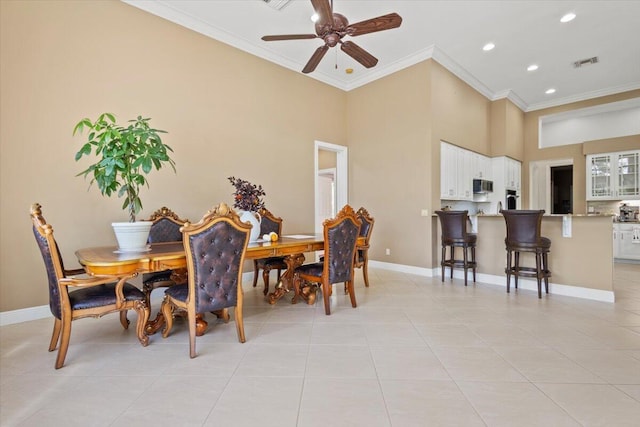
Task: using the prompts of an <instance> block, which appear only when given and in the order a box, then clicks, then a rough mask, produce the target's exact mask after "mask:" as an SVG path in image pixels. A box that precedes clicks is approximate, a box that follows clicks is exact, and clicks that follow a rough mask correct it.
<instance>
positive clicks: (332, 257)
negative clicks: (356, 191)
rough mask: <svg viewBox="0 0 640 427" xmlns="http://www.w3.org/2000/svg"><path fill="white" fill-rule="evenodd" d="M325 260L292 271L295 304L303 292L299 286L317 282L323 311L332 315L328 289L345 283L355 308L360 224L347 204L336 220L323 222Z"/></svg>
mask: <svg viewBox="0 0 640 427" xmlns="http://www.w3.org/2000/svg"><path fill="white" fill-rule="evenodd" d="M322 226H323V233H324V258H323V260H322V261H321V262H316V263H311V264H303V265H301V266H299V267H297V268H296V269H295V271H294V276H293V286H294V289H295V295H294V298H293V300H294V302H295V301H296V300H297V298H298V297H299V296H300V293H301V292H302V289H301V288H302V283H303V282H306V283H317V284H319V285H320V287H321V288H322V295H323V298H324V312H325V314H326V315H330V314H331V300H330V298H331V286H332V285H333V284H334V283H342V282H344V283H345V284H346V286H347V292H348V294H349V297H350V298H351V306H352V307H354V308H355V307H357V303H356V294H355V292H354V289H353V264H354V261H355V252H356V243H357V240H358V235H359V233H360V221H359V220H358V218H357V217H356V213H355V212H354V211H353V208H352V207H351V206H349V205H345V206H344V207H343V208H342V210H340V212H338V215H336V217H335V218H332V219H327V220H325V221H324V223H323V225H322Z"/></svg>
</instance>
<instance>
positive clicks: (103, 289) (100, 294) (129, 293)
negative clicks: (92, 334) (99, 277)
mask: <svg viewBox="0 0 640 427" xmlns="http://www.w3.org/2000/svg"><path fill="white" fill-rule="evenodd" d="M122 290H123V293H124V298H125V300H127V301H135V300H140V301H144V300H145V296H144V293H143V292H142V291H141V290H140V289H138V288H137V287H135V286H134V285H132V284H131V283H125V285H124V287H123V288H122ZM69 302H70V303H71V308H72V309H73V310H84V309H87V308H96V307H103V306H106V305H112V304H115V303H116V283H115V282H114V283H107V284H105V285H98V286H92V287H89V288H82V289H78V290H77V291H72V292H69Z"/></svg>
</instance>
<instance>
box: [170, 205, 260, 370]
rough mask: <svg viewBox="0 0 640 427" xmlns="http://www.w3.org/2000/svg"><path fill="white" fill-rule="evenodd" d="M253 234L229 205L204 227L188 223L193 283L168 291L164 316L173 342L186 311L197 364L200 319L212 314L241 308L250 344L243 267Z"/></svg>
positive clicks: (184, 231) (186, 244)
mask: <svg viewBox="0 0 640 427" xmlns="http://www.w3.org/2000/svg"><path fill="white" fill-rule="evenodd" d="M250 233H251V225H250V224H247V223H245V222H242V221H240V218H239V217H238V215H237V214H236V212H235V211H234V210H233V209H231V208H229V206H227V205H226V204H224V203H221V204H220V205H218V206H217V207H215V208H214V209H212V210H210V211H208V212H207V213H206V214H205V215H204V216H203V217H202V219H201V220H200V221H199V222H197V223H195V224H190V223H188V222H187V223H186V224H185V225H184V227H183V228H182V235H183V242H184V248H185V252H186V254H187V273H188V274H187V275H188V279H187V283H185V284H178V285H174V286H171V287H169V288H167V289H166V290H165V291H164V294H165V296H164V300H163V301H162V307H161V310H162V314H163V315H164V318H165V320H166V325H165V328H164V330H163V331H162V336H163V337H164V338H166V337H168V336H169V333H170V331H171V328H172V326H173V313H174V311H176V310H182V311H186V313H187V322H188V324H189V355H190V357H191V358H194V357H196V315H198V314H200V315H204V313H206V312H207V311H209V312H220V311H223V312H226V310H227V309H228V308H229V307H235V310H234V315H235V321H236V329H237V332H238V340H239V341H240V342H245V336H244V323H243V319H242V303H243V293H242V265H243V263H244V259H245V253H246V249H247V244H248V243H249V235H250ZM224 317H227V318H228V316H226V315H225V316H224Z"/></svg>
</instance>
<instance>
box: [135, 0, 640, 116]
mask: <svg viewBox="0 0 640 427" xmlns="http://www.w3.org/2000/svg"><path fill="white" fill-rule="evenodd" d="M123 1H125V2H126V3H128V4H131V5H133V6H135V7H138V8H140V9H143V10H145V11H147V12H150V13H152V14H154V15H157V16H160V17H162V18H165V19H167V20H169V21H172V22H175V23H177V24H180V25H183V26H185V27H187V28H190V29H192V30H194V31H197V32H199V33H202V34H204V35H207V36H209V37H211V38H213V39H216V40H219V41H221V42H224V43H227V44H229V45H232V46H234V47H237V48H239V49H242V50H244V51H246V52H249V53H251V54H254V55H257V56H259V57H261V58H264V59H266V60H268V61H272V62H274V63H277V64H279V65H281V66H283V67H286V68H289V69H291V70H294V71H296V72H300V70H302V68H303V67H304V65H305V64H306V63H307V61H308V60H309V58H310V57H311V55H312V53H313V52H314V51H315V49H316V48H318V47H319V46H321V45H322V44H323V41H322V40H321V39H312V40H288V41H272V42H264V41H262V40H261V39H260V37H262V36H263V35H276V34H313V33H314V24H313V23H312V22H311V21H310V16H311V15H312V13H313V12H314V11H313V7H312V5H311V2H310V1H309V0H292V1H291V2H289V3H288V4H287V5H286V6H285V7H284V8H282V9H281V10H276V9H274V8H272V7H270V6H268V5H267V4H266V3H265V2H264V0H208V1H204V0H198V1H190V0H157V1H139V0H123ZM272 1H274V2H277V1H280V0H272ZM334 12H337V13H341V14H343V15H345V16H346V17H347V18H348V19H349V22H350V23H356V22H360V21H363V20H365V19H370V18H374V17H377V16H380V15H385V14H387V13H391V12H397V13H398V14H399V15H400V16H401V17H402V19H403V21H402V25H401V26H400V27H399V28H396V29H392V30H387V31H381V32H377V33H372V34H365V35H361V36H358V37H351V38H350V39H351V40H352V41H354V42H356V43H357V44H358V45H359V46H361V47H362V48H364V49H366V50H367V51H368V52H369V53H371V54H372V55H373V56H375V57H377V58H378V60H379V62H378V64H377V65H376V66H375V67H373V68H371V69H366V68H364V67H363V66H362V65H360V64H359V63H357V62H356V61H354V60H353V59H352V58H350V57H349V56H347V55H346V54H345V53H344V52H342V51H340V50H339V48H337V47H336V48H332V49H331V50H330V51H329V52H327V54H326V55H325V57H324V58H323V60H322V61H321V62H320V64H319V65H318V67H317V68H316V70H315V71H314V72H313V73H310V74H308V76H309V78H315V79H317V80H320V81H322V82H325V83H327V84H330V85H332V86H335V87H337V88H340V89H343V90H345V91H348V90H351V89H354V88H357V87H359V86H362V85H364V84H366V83H369V82H371V81H373V80H375V79H378V78H380V77H383V76H386V75H388V74H391V73H393V72H396V71H398V70H400V69H403V68H405V67H408V66H410V65H413V64H415V63H417V62H420V61H423V60H425V59H428V58H433V59H434V60H436V61H437V62H439V63H440V64H442V65H443V66H445V67H446V68H447V69H449V70H450V71H451V72H453V73H454V74H455V75H457V76H458V77H460V78H461V79H462V80H464V81H465V82H467V83H468V84H470V85H471V86H473V87H474V88H475V89H476V90H478V91H479V92H480V93H482V94H483V95H485V96H486V97H487V98H489V99H491V100H495V99H500V98H505V97H508V98H509V99H510V100H512V101H513V102H514V103H515V104H516V105H518V106H519V107H520V108H521V109H522V110H524V111H532V110H538V109H541V108H546V107H551V106H555V105H560V104H565V103H568V102H573V101H579V100H583V99H589V98H594V97H598V96H603V95H609V94H613V93H619V92H624V91H628V90H632V89H640V1H638V0H633V1H596V0H587V1H558V0H554V1H538V0H536V1H524V0H523V1H481V0H475V1H428V0H409V1H404V0H334ZM567 12H574V13H576V14H577V17H576V19H574V20H573V21H571V22H569V23H564V24H563V23H561V22H560V17H561V16H562V15H564V14H565V13H567ZM348 38H349V37H348V36H347V37H345V40H346V39H348ZM489 41H491V42H493V43H495V45H496V48H495V49H494V50H492V51H490V52H484V51H483V50H482V46H483V45H484V44H485V43H487V42H489ZM593 56H597V57H598V58H599V62H598V63H597V64H591V65H586V66H583V67H581V68H574V67H573V63H574V62H575V61H578V60H581V59H585V58H591V57H593ZM532 63H536V64H538V65H539V67H540V68H539V69H538V70H537V71H535V72H528V71H527V70H526V68H527V66H528V65H530V64H532ZM336 64H337V68H336ZM347 68H352V69H353V70H354V71H353V73H352V74H347V73H346V72H345V69H347ZM551 87H553V88H555V89H556V92H555V93H554V94H552V95H547V94H545V90H547V89H548V88H551Z"/></svg>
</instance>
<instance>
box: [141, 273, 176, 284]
mask: <svg viewBox="0 0 640 427" xmlns="http://www.w3.org/2000/svg"><path fill="white" fill-rule="evenodd" d="M172 273H173V270H164V271H155V272H153V273H144V274H143V275H142V283H144V284H145V285H148V284H152V283H159V282H172V280H171V274H172Z"/></svg>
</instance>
